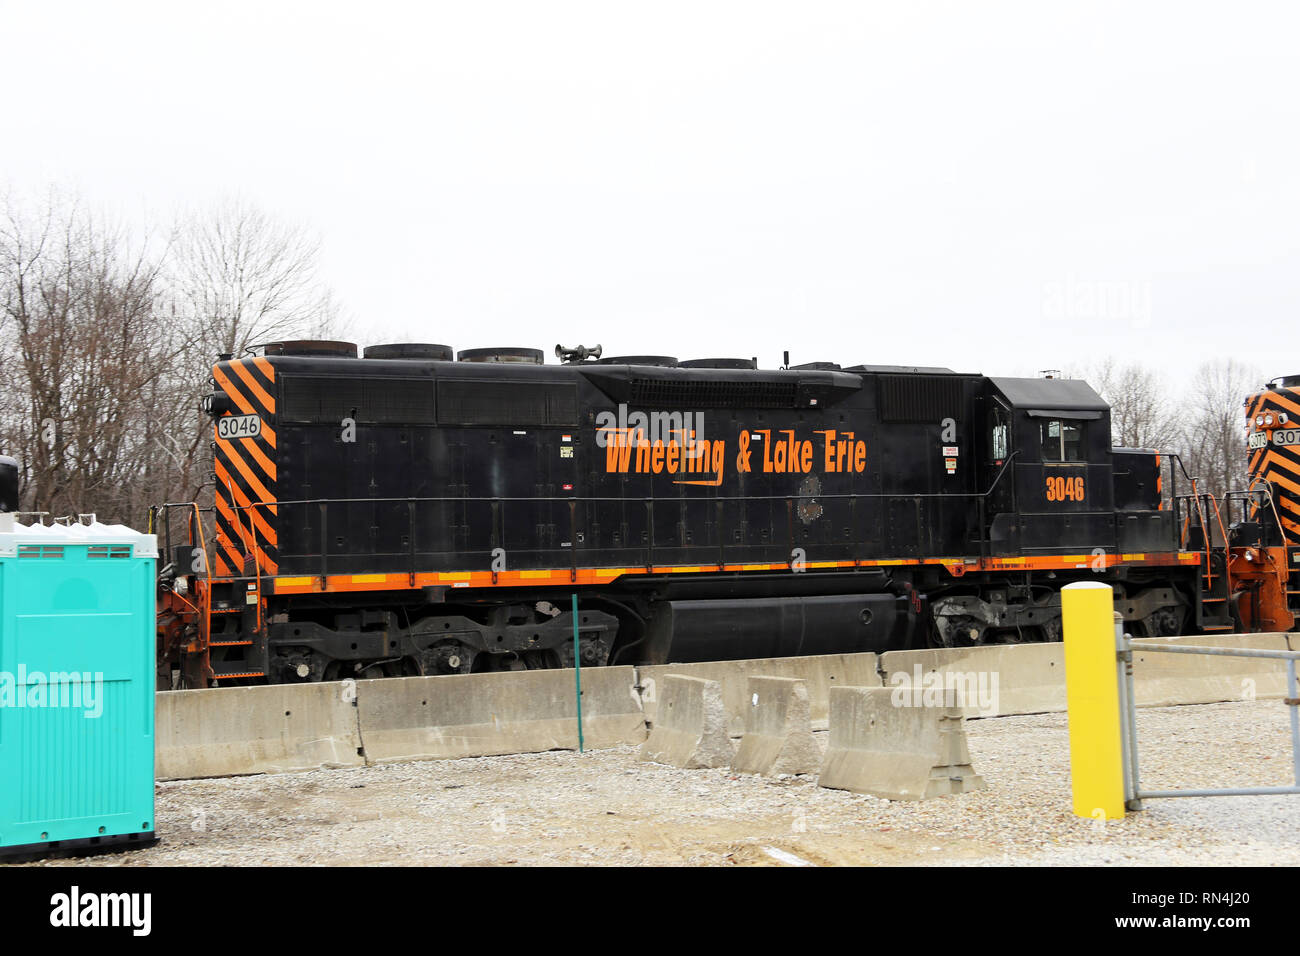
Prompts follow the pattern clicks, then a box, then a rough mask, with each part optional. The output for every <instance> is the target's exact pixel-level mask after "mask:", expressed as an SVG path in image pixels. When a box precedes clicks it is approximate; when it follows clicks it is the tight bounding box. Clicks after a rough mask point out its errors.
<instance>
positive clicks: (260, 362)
mask: <svg viewBox="0 0 1300 956" xmlns="http://www.w3.org/2000/svg"><path fill="white" fill-rule="evenodd" d="M253 364H254V365H256V366H257V367H258V368H259V369H261V370H262V374H264V375H265V376H266V380H267V381H268V382H274V381H275V366H274V365H272V364H271V363H270V362H268V361H267V360H266V359H264V358H262V356H260V355H258V356H254V358H253Z"/></svg>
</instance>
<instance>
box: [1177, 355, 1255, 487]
mask: <svg viewBox="0 0 1300 956" xmlns="http://www.w3.org/2000/svg"><path fill="white" fill-rule="evenodd" d="M1261 381H1262V379H1261V376H1260V372H1259V370H1258V369H1256V368H1253V367H1251V366H1247V365H1243V364H1242V363H1240V362H1237V361H1236V360H1234V359H1219V360H1217V361H1214V362H1207V363H1206V364H1204V365H1202V366H1201V367H1200V368H1199V369H1198V370H1197V372H1196V375H1195V377H1194V378H1193V380H1192V384H1191V386H1190V388H1189V391H1188V394H1187V396H1186V398H1185V399H1184V401H1183V408H1185V409H1187V410H1188V411H1187V417H1186V420H1185V421H1184V424H1183V429H1182V436H1181V442H1180V444H1181V448H1182V456H1183V461H1184V463H1185V464H1186V466H1187V470H1188V471H1189V472H1190V473H1191V474H1192V475H1194V476H1196V477H1197V478H1199V479H1200V480H1199V481H1198V490H1200V491H1202V492H1209V493H1211V494H1213V495H1215V496H1219V495H1222V494H1223V493H1224V492H1225V491H1235V490H1239V489H1243V488H1245V487H1246V485H1247V480H1248V479H1247V449H1246V417H1245V412H1244V411H1243V404H1242V403H1243V402H1244V401H1245V399H1246V396H1247V395H1248V394H1249V393H1250V392H1251V391H1252V390H1253V389H1254V388H1255V387H1257V386H1258V385H1259V383H1260V382H1261Z"/></svg>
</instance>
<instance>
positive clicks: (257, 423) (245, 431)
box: [217, 415, 262, 438]
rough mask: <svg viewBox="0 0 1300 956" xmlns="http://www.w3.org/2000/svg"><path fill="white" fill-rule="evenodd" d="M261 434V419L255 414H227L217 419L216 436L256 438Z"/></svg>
mask: <svg viewBox="0 0 1300 956" xmlns="http://www.w3.org/2000/svg"><path fill="white" fill-rule="evenodd" d="M260 434H262V419H261V418H259V417H258V416H256V415H227V416H226V417H225V418H218V419H217V437H218V438H256V437H257V436H258V435H260Z"/></svg>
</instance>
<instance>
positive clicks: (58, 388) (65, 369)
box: [0, 196, 179, 523]
mask: <svg viewBox="0 0 1300 956" xmlns="http://www.w3.org/2000/svg"><path fill="white" fill-rule="evenodd" d="M160 268H161V258H160V256H159V255H158V254H155V253H153V252H152V251H151V250H150V249H149V247H148V244H147V243H143V244H132V243H131V242H130V240H129V238H128V237H127V236H126V234H125V232H124V231H123V230H122V229H121V228H120V227H117V226H114V225H113V224H112V223H109V222H105V221H103V220H100V219H97V218H96V217H95V216H93V215H91V214H90V213H89V212H87V211H86V210H85V209H84V208H82V207H81V206H79V205H78V204H76V203H75V202H73V203H68V202H62V201H60V200H59V199H58V198H57V197H55V196H51V197H50V199H49V200H47V202H46V204H45V206H44V208H43V209H42V210H41V211H40V212H39V213H38V214H36V215H31V214H30V213H29V212H27V211H26V210H25V209H23V208H22V207H21V206H20V205H19V204H17V203H15V202H14V201H13V199H12V197H7V198H6V201H5V208H4V215H3V224H2V225H0V310H2V311H3V314H4V315H5V317H6V320H7V321H6V323H5V327H4V330H3V332H4V334H3V338H2V339H0V351H2V352H3V360H4V367H5V370H6V379H7V384H8V385H9V386H10V388H11V389H12V394H16V395H17V396H20V397H18V398H16V399H11V400H10V401H9V402H8V403H7V404H6V405H5V407H4V408H3V409H2V410H0V415H2V416H3V417H2V418H0V434H3V440H4V442H5V445H6V447H8V448H10V449H12V450H13V451H15V452H16V453H17V454H18V456H19V458H20V461H21V463H22V467H23V475H22V477H23V478H24V479H25V480H24V495H23V498H24V502H25V506H26V507H29V508H31V507H37V506H38V507H39V510H43V511H50V512H55V513H64V514H66V513H74V512H83V511H95V512H97V513H100V514H103V515H105V516H106V517H108V518H111V519H112V520H118V521H131V522H134V523H138V522H139V521H140V520H142V518H143V500H144V499H143V496H145V495H148V494H151V493H154V492H156V491H158V490H159V489H154V488H149V487H146V486H144V485H142V484H141V482H140V481H139V478H140V475H141V472H142V470H143V469H144V467H145V463H146V462H147V460H148V456H149V454H150V453H149V446H150V444H151V439H152V432H153V431H154V430H155V429H165V428H167V427H168V426H169V425H170V415H169V410H170V406H171V402H170V399H171V397H172V396H171V395H170V393H169V391H168V388H167V385H166V383H167V382H168V380H169V378H170V373H171V371H172V368H173V366H174V362H175V359H176V357H177V355H178V354H179V348H178V347H177V345H176V339H175V337H174V336H173V335H172V334H171V333H170V330H168V329H166V328H160V327H159V326H158V324H157V322H156V321H155V310H156V307H157V302H158V299H159V296H160V294H161V286H160ZM151 402H152V404H151Z"/></svg>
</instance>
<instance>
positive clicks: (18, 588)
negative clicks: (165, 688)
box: [0, 513, 158, 857]
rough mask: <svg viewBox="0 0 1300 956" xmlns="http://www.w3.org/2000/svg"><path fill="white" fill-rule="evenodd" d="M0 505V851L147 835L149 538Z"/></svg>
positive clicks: (124, 842)
mask: <svg viewBox="0 0 1300 956" xmlns="http://www.w3.org/2000/svg"><path fill="white" fill-rule="evenodd" d="M89 517H90V518H91V521H90V523H88V524H86V523H78V524H70V525H58V524H55V525H42V524H39V523H38V524H33V525H22V524H19V523H17V522H16V521H15V518H14V515H13V514H4V513H0V857H3V856H13V855H24V856H26V855H30V854H41V853H46V852H50V851H66V850H73V851H82V852H84V851H89V850H95V849H114V848H126V847H135V846H147V845H149V844H152V843H154V842H156V839H157V838H156V837H155V835H154V723H153V721H154V717H153V712H154V699H153V697H154V640H155V639H154V600H155V597H154V595H155V592H154V566H155V563H156V560H157V556H158V550H157V541H156V539H155V537H154V536H153V535H151V534H140V533H139V532H136V531H132V530H131V529H130V528H127V527H125V526H123V525H102V524H98V523H96V522H95V521H94V520H93V516H89Z"/></svg>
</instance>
